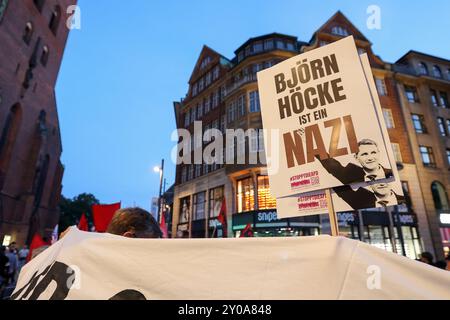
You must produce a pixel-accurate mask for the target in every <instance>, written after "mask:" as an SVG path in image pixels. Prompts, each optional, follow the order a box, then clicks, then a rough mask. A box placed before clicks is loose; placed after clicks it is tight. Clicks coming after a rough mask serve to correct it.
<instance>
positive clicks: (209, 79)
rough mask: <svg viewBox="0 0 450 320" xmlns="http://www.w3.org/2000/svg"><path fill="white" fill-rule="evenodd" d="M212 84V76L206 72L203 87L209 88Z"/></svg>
mask: <svg viewBox="0 0 450 320" xmlns="http://www.w3.org/2000/svg"><path fill="white" fill-rule="evenodd" d="M211 82H212V75H211V72H208V73H207V74H206V76H205V86H206V87H207V86H209V85H210V84H211Z"/></svg>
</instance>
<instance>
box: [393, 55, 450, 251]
mask: <svg viewBox="0 0 450 320" xmlns="http://www.w3.org/2000/svg"><path fill="white" fill-rule="evenodd" d="M393 71H394V72H395V74H394V76H395V79H396V81H397V88H398V92H399V93H400V101H401V104H402V107H403V108H402V110H403V115H404V118H405V119H406V120H407V121H406V122H407V132H408V138H409V141H410V143H411V146H412V150H413V156H414V159H415V163H416V168H417V174H418V177H419V181H420V185H421V186H422V195H423V199H424V205H425V206H424V208H423V213H424V220H426V221H427V223H428V228H429V229H430V231H431V239H430V240H431V241H432V244H433V247H434V248H436V254H437V255H438V257H439V252H442V251H441V249H440V248H442V246H444V248H447V251H448V247H449V246H450V245H449V234H450V232H449V231H450V229H449V228H450V206H449V202H448V195H447V191H446V190H447V188H448V185H449V182H450V180H449V179H450V174H449V169H450V139H449V138H450V136H449V135H450V102H449V98H448V97H449V96H450V61H449V60H446V59H442V58H438V57H433V56H430V55H428V54H424V53H420V52H416V51H410V52H408V53H407V54H405V55H404V56H403V57H402V58H400V59H399V60H398V61H397V62H396V63H395V65H394V66H393ZM425 217H426V219H425ZM441 258H442V256H441Z"/></svg>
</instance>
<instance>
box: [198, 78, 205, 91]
mask: <svg viewBox="0 0 450 320" xmlns="http://www.w3.org/2000/svg"><path fill="white" fill-rule="evenodd" d="M204 87H205V80H204V79H203V78H201V79H200V80H199V81H198V92H201V91H203V88H204Z"/></svg>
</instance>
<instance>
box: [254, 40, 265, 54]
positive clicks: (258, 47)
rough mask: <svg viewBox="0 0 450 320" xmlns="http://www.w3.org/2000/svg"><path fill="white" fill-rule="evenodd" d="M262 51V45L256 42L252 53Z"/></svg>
mask: <svg viewBox="0 0 450 320" xmlns="http://www.w3.org/2000/svg"><path fill="white" fill-rule="evenodd" d="M261 51H263V43H262V42H260V41H258V42H255V43H254V44H253V53H258V52H261Z"/></svg>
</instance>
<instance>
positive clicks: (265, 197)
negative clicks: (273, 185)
mask: <svg viewBox="0 0 450 320" xmlns="http://www.w3.org/2000/svg"><path fill="white" fill-rule="evenodd" d="M276 207H277V201H276V200H275V198H272V196H271V195H270V186H269V177H268V176H259V177H258V209H260V210H262V209H274V208H276Z"/></svg>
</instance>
